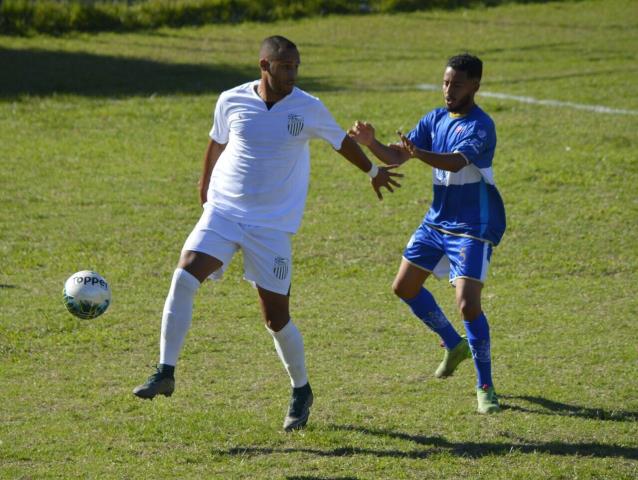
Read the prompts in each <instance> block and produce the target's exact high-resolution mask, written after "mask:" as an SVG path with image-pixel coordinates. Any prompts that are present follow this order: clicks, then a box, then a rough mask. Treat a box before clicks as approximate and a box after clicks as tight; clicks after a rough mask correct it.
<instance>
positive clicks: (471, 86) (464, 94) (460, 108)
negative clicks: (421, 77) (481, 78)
mask: <svg viewBox="0 0 638 480" xmlns="http://www.w3.org/2000/svg"><path fill="white" fill-rule="evenodd" d="M478 89H479V82H478V80H476V79H475V78H468V77H467V72H462V71H460V70H454V69H453V68H452V67H447V68H446V69H445V73H444V74H443V98H444V99H445V106H446V107H447V109H448V111H449V112H452V113H467V112H468V111H470V109H471V108H472V107H473V106H474V94H475V93H476V91H477V90H478Z"/></svg>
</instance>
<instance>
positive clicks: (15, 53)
mask: <svg viewBox="0 0 638 480" xmlns="http://www.w3.org/2000/svg"><path fill="white" fill-rule="evenodd" d="M0 65H2V75H0V99H13V98H19V97H21V96H24V95H35V96H48V95H53V94H74V95H83V96H88V97H125V96H150V95H153V94H157V95H164V94H203V93H215V92H221V91H223V90H227V89H229V88H232V87H234V86H236V85H240V84H242V83H245V82H248V81H251V80H255V79H257V78H259V67H258V65H254V66H246V67H238V66H236V65H221V64H220V65H206V64H201V65H198V64H175V63H163V62H157V61H153V60H146V59H140V58H132V57H117V56H108V55H96V54H91V53H81V52H64V51H52V50H38V49H30V50H20V49H6V48H0ZM300 86H301V87H302V88H305V89H308V90H311V91H312V90H326V89H332V88H334V87H330V86H329V85H327V84H325V82H320V81H318V80H314V79H312V78H306V77H304V78H303V79H302V80H301V82H300Z"/></svg>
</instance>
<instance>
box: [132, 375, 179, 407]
mask: <svg viewBox="0 0 638 480" xmlns="http://www.w3.org/2000/svg"><path fill="white" fill-rule="evenodd" d="M174 390H175V378H174V377H172V376H169V375H167V374H165V373H162V372H160V371H159V369H158V370H157V372H155V373H154V374H153V375H151V376H150V377H148V380H146V383H145V384H143V385H138V386H137V387H135V388H134V389H133V394H134V395H136V396H138V397H140V398H144V399H149V400H153V398H154V397H155V396H156V395H164V396H165V397H170V396H171V395H173V391H174Z"/></svg>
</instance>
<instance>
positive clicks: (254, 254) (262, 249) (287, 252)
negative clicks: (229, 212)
mask: <svg viewBox="0 0 638 480" xmlns="http://www.w3.org/2000/svg"><path fill="white" fill-rule="evenodd" d="M243 228H244V236H243V238H242V241H241V248H242V250H243V253H244V277H245V278H246V280H248V281H250V282H253V283H254V284H255V286H257V287H260V288H262V289H263V290H266V291H269V292H274V293H276V294H279V295H284V296H287V295H289V293H290V284H291V279H292V245H291V237H292V235H291V234H290V233H287V232H282V231H279V230H274V229H270V228H263V227H243Z"/></svg>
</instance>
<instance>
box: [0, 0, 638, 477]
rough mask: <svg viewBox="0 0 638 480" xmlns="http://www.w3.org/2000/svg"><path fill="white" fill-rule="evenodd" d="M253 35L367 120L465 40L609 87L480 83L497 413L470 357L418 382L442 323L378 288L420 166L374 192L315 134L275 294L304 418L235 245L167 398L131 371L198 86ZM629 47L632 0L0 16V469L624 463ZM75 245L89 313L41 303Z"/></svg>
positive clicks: (165, 279)
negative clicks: (480, 391)
mask: <svg viewBox="0 0 638 480" xmlns="http://www.w3.org/2000/svg"><path fill="white" fill-rule="evenodd" d="M273 33H279V34H283V35H286V36H289V37H290V38H291V39H293V40H294V41H296V43H297V44H298V45H299V47H300V51H301V55H302V68H301V70H300V75H301V79H300V84H301V85H300V86H302V87H303V88H306V89H307V90H309V91H310V92H312V93H314V94H316V95H317V96H319V97H320V98H321V99H322V100H323V101H324V102H325V103H326V105H328V107H329V108H330V109H331V110H332V112H333V113H334V114H335V116H336V118H337V119H338V121H339V122H340V123H341V124H342V125H343V126H344V127H346V126H348V125H349V124H350V123H351V122H352V121H354V120H355V119H367V120H370V121H372V122H373V123H374V124H375V125H376V126H377V129H378V131H379V132H380V136H381V137H382V138H383V140H386V141H390V140H394V136H393V133H392V132H394V130H395V129H396V128H403V129H404V130H407V129H409V128H411V127H412V126H413V125H414V124H415V123H416V121H417V120H418V119H419V118H420V117H421V116H422V115H423V114H424V113H425V112H426V111H428V110H430V109H432V108H434V107H435V106H438V105H440V104H441V98H440V97H441V95H440V93H438V92H430V91H421V90H419V89H418V88H417V85H419V84H424V83H425V84H437V83H439V82H440V78H441V75H442V70H443V66H444V63H445V60H446V58H447V57H448V56H450V55H451V54H453V53H456V52H458V51H459V50H465V49H469V50H471V51H472V52H474V53H476V54H478V55H479V56H481V57H482V58H483V60H484V62H485V71H484V81H483V83H482V85H483V86H482V89H483V90H485V91H486V92H498V93H506V94H510V95H517V96H528V97H534V98H536V99H549V100H557V101H563V102H573V103H578V104H585V105H601V106H606V107H610V108H615V109H623V110H627V111H628V112H627V113H625V114H602V113H596V112H593V111H587V110H578V109H575V108H570V107H559V106H543V105H536V104H524V103H520V102H517V101H514V100H506V99H497V98H494V97H488V96H483V97H481V96H478V97H477V99H478V102H479V103H480V105H481V106H482V107H483V108H484V109H485V110H486V111H488V112H489V113H490V114H492V116H493V118H494V119H495V122H496V124H497V131H498V136H499V145H498V148H497V155H496V158H495V175H496V181H497V184H498V186H499V189H500V191H501V193H502V195H503V197H504V199H505V202H506V208H507V213H508V221H509V225H508V231H507V233H506V236H505V238H504V241H503V243H502V245H501V246H499V247H498V248H497V250H496V251H495V255H494V257H493V262H492V266H491V271H490V277H489V280H488V283H487V287H486V290H485V301H484V304H485V305H484V307H485V311H486V313H487V315H488V318H489V319H490V323H491V331H492V351H493V362H494V363H493V365H494V376H495V381H496V385H497V389H498V391H499V393H500V394H501V397H502V403H503V405H504V406H505V409H504V410H503V412H502V413H501V414H499V415H494V416H489V417H484V416H479V415H477V414H475V413H474V410H475V395H474V390H473V384H474V372H473V368H472V366H471V365H470V362H466V363H465V364H463V365H462V366H461V367H460V369H459V371H458V373H457V374H456V375H455V376H454V377H452V378H450V379H448V380H446V381H435V379H434V378H433V377H432V372H433V370H434V368H435V367H436V365H437V363H438V362H439V360H440V357H441V355H442V351H441V349H440V348H439V346H438V342H437V341H436V339H435V337H434V336H433V335H432V334H430V333H429V332H428V331H426V329H425V328H424V327H423V326H422V324H420V322H419V321H418V320H416V319H415V318H413V317H412V316H411V315H410V313H409V311H408V310H407V308H406V307H405V306H404V305H402V304H401V302H399V301H398V300H397V299H396V298H394V296H393V294H392V292H391V289H390V284H391V281H392V278H393V276H394V273H395V270H396V268H397V266H398V263H399V260H400V256H401V252H402V249H403V247H404V245H405V243H406V241H407V240H408V238H409V236H410V234H411V233H412V231H413V229H414V228H415V227H416V226H417V225H418V223H419V222H420V220H421V217H422V215H423V214H424V212H425V210H426V209H427V206H428V203H429V201H430V199H431V193H430V192H431V186H430V170H429V169H428V168H425V166H424V165H422V164H419V163H417V162H416V161H412V162H410V163H408V164H407V165H405V166H404V167H402V171H403V173H404V174H405V178H404V181H403V188H401V189H400V191H398V192H397V193H396V194H394V195H387V196H386V198H385V200H384V201H383V202H378V201H376V198H375V196H374V194H373V192H372V190H371V189H370V188H369V186H368V182H367V181H366V177H365V175H363V174H362V173H361V172H358V171H357V170H356V169H355V168H353V167H352V166H350V165H349V164H347V162H345V161H344V160H343V159H342V158H341V157H339V156H338V155H336V154H335V153H333V152H332V150H331V148H330V147H329V146H327V145H326V144H323V143H320V142H317V143H314V144H313V146H312V150H313V162H312V165H313V172H312V180H311V185H310V194H309V198H308V204H307V209H306V214H305V218H304V224H303V227H302V229H301V230H300V232H299V233H298V235H297V236H296V237H295V241H294V255H295V278H294V282H293V296H292V300H291V302H292V311H293V318H294V319H295V322H296V323H297V324H298V325H299V327H300V329H301V330H302V332H303V334H304V339H305V343H306V351H307V364H308V368H309V373H310V378H311V382H312V385H313V389H314V390H315V394H316V400H315V407H314V408H313V413H312V416H311V422H310V424H309V427H308V428H307V429H306V430H305V431H303V432H298V433H294V434H285V433H283V432H281V422H282V420H283V414H284V412H285V408H286V405H287V402H288V398H289V383H288V380H287V377H286V375H285V372H284V370H283V368H282V367H281V365H280V363H279V360H278V358H277V356H276V354H275V352H274V348H273V346H272V341H271V338H270V336H269V335H268V334H267V332H266V331H265V329H264V327H263V326H262V324H261V320H260V313H259V309H258V305H257V302H256V294H255V292H254V291H253V290H252V288H251V287H250V286H249V285H248V284H247V283H246V282H243V281H242V280H241V258H236V260H235V262H234V263H233V264H232V265H231V268H230V270H229V271H228V272H227V274H226V277H225V279H224V281H223V282H221V283H216V284H212V283H207V284H205V285H204V286H203V287H202V289H201V291H200V293H199V295H198V297H197V299H196V305H195V316H194V320H193V327H192V329H191V332H190V334H189V338H188V339H187V342H186V347H185V350H184V352H183V354H182V356H181V360H180V363H179V365H178V369H177V390H176V392H175V394H174V395H173V397H172V398H170V399H165V398H163V397H162V398H161V399H157V400H155V401H153V402H142V401H139V400H137V399H135V398H134V397H133V395H131V389H132V388H133V387H134V386H135V385H137V384H138V383H140V382H141V381H142V380H144V379H145V378H146V377H147V376H148V375H149V374H150V373H151V368H150V366H151V365H153V364H154V363H155V362H156V361H157V349H158V336H159V321H160V315H161V310H162V306H163V301H164V296H165V294H166V291H167V288H168V285H169V282H170V276H171V273H172V271H173V269H174V266H175V263H176V261H177V256H178V253H179V249H180V248H181V245H182V242H183V241H184V239H185V238H186V235H187V234H188V232H189V231H190V229H191V227H192V226H193V224H194V223H195V221H196V220H197V218H198V216H199V212H200V207H199V205H198V201H197V189H196V182H197V178H198V176H199V171H200V167H201V160H202V157H203V152H204V148H205V145H206V142H207V132H208V130H209V128H210V124H211V115H212V109H213V106H214V102H215V100H216V98H217V96H218V94H219V92H220V91H221V90H222V89H224V88H228V87H232V86H234V85H236V84H238V83H240V82H243V81H247V80H250V79H253V78H256V76H257V69H256V61H257V53H256V51H257V48H258V43H259V41H260V40H261V39H262V38H263V37H265V36H267V35H271V34H273ZM636 65H638V5H637V4H636V2H634V1H631V0H612V1H582V2H568V3H548V4H534V5H517V6H504V7H499V8H494V9H475V10H460V11H450V12H425V13H417V14H410V15H392V16H370V17H366V16H362V17H328V18H322V19H312V20H304V21H297V22H285V23H277V24H265V25H255V24H243V25H237V26H211V27H206V28H197V29H196V28H192V29H181V30H170V29H162V30H159V31H153V32H146V33H138V34H126V35H124V34H100V35H83V34H82V35H80V34H78V35H73V36H68V37H59V38H54V37H44V36H36V37H31V38H17V37H0V166H1V167H2V168H1V169H0V184H1V186H2V189H1V191H0V202H1V208H0V252H1V262H0V386H1V391H2V394H1V396H2V401H1V402H0V405H1V406H0V478H12V479H13V478H23V479H27V478H33V479H36V478H37V479H40V478H99V479H103V478H114V479H121V478H179V479H185V478H192V479H201V478H224V479H226V478H237V479H240V478H241V479H244V478H255V479H262V478H263V479H291V480H292V479H306V480H309V479H324V480H327V479H341V480H345V479H402V478H414V479H422V478H490V479H520V478H530V479H536V478H551V479H554V478H565V479H572V478H574V479H576V478H578V479H601V478H626V479H630V478H636V477H638V381H637V380H636V374H637V373H638V351H637V348H636V333H637V329H636V323H635V322H636V317H637V315H638V302H637V300H636V293H635V289H634V286H635V285H636V283H637V282H638V241H637V240H636V238H638V195H637V191H638V190H637V188H636V183H637V182H638V157H637V155H636V145H638V115H636V112H638V67H637V66H636ZM631 112H633V114H632V113H631ZM87 268H90V269H95V270H97V271H98V272H100V273H101V274H102V275H104V276H105V277H106V278H107V280H108V281H109V282H110V284H111V285H112V289H113V296H114V298H113V304H112V306H111V308H110V309H109V311H108V312H107V313H106V314H105V315H104V316H103V317H100V318H99V319H98V320H95V321H80V320H77V319H75V318H73V317H71V316H70V315H69V314H68V313H67V312H66V311H65V309H64V307H63V306H62V303H61V290H62V285H63V282H64V280H65V279H66V277H67V276H69V275H70V274H71V273H73V272H75V271H77V270H82V269H87ZM428 284H429V287H430V288H431V289H432V290H433V292H434V293H435V295H436V296H437V298H438V299H439V303H440V304H441V305H442V307H443V308H444V310H445V311H446V312H447V313H448V316H449V317H450V318H453V319H454V322H455V324H456V325H458V326H459V327H460V325H461V324H460V319H459V318H458V315H457V314H456V313H455V309H454V304H453V292H452V290H451V289H450V287H449V286H447V283H446V282H432V283H430V281H428Z"/></svg>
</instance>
